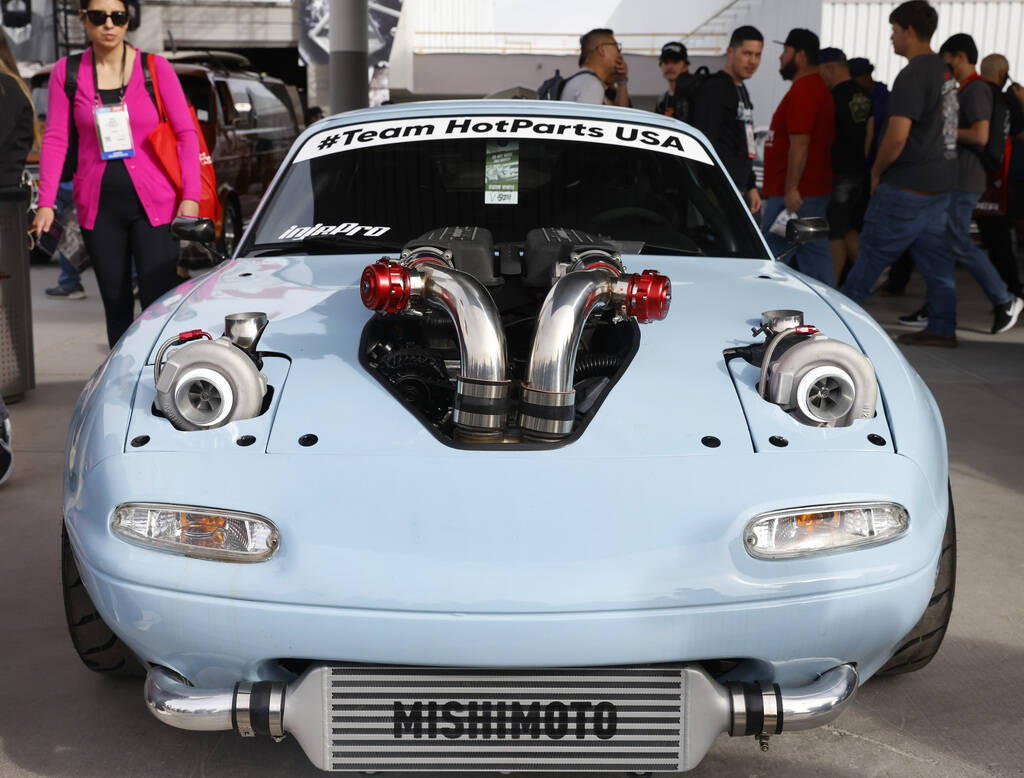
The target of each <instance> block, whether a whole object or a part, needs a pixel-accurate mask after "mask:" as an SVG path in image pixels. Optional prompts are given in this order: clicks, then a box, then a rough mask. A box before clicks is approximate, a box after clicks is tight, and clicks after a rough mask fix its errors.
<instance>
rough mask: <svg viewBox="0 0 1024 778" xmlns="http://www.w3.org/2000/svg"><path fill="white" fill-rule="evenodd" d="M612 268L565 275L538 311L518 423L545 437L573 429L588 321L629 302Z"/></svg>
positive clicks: (557, 435) (559, 434)
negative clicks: (611, 306)
mask: <svg viewBox="0 0 1024 778" xmlns="http://www.w3.org/2000/svg"><path fill="white" fill-rule="evenodd" d="M613 271H614V268H612V267H611V266H609V265H603V266H602V267H600V268H596V269H593V270H577V271H575V272H571V273H566V274H565V275H564V276H562V277H561V278H560V279H558V281H556V282H555V284H554V286H552V287H551V290H550V291H549V292H548V295H547V297H546V298H545V299H544V304H543V305H542V306H541V308H540V312H539V313H538V314H537V327H536V330H535V331H534V335H533V345H532V346H531V348H530V358H529V361H528V362H527V369H526V380H524V381H523V386H522V396H521V399H522V402H521V410H520V413H519V426H520V427H522V429H523V431H524V433H526V434H529V435H533V436H537V437H541V438H560V437H564V436H565V435H568V434H569V433H570V432H572V424H573V414H574V406H575V390H574V389H573V388H572V384H573V372H574V370H575V368H576V354H577V352H578V350H579V345H580V338H581V337H582V336H583V327H584V325H585V324H586V323H587V319H589V318H590V315H591V314H592V313H594V312H595V311H598V310H600V309H602V308H604V307H606V306H607V305H609V304H615V303H617V302H619V303H621V302H624V300H625V292H626V289H625V286H626V282H625V281H622V280H621V279H620V277H619V274H618V273H617V272H613Z"/></svg>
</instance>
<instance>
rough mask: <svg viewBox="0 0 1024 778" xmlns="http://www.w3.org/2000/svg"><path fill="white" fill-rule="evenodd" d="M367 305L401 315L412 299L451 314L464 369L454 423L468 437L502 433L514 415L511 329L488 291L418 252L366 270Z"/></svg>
mask: <svg viewBox="0 0 1024 778" xmlns="http://www.w3.org/2000/svg"><path fill="white" fill-rule="evenodd" d="M360 295H361V296H362V299H363V304H364V305H366V307H367V308H371V309H373V310H375V311H377V312H378V313H385V314H390V313H397V312H399V311H401V310H403V309H404V308H405V307H406V306H407V305H408V304H409V302H410V301H411V300H418V301H420V302H422V303H423V304H425V305H428V306H430V307H432V308H437V309H439V310H442V311H445V312H446V313H447V314H448V315H449V316H450V317H451V319H452V322H453V323H454V324H455V331H456V333H457V335H458V340H459V353H460V355H461V361H462V364H461V368H460V373H459V376H458V382H457V385H456V393H455V409H454V414H453V420H454V422H455V426H456V428H457V429H458V431H459V432H460V433H461V434H462V435H463V436H465V437H483V438H489V437H494V436H499V435H501V431H502V428H503V426H504V423H505V417H506V415H507V413H508V396H509V387H510V385H511V382H510V381H509V380H508V376H507V366H506V346H505V329H504V327H503V326H502V323H501V317H500V316H499V315H498V309H497V307H496V306H495V305H494V300H492V299H491V295H490V293H489V292H488V291H487V289H486V287H484V285H483V284H481V283H480V282H479V281H478V280H477V279H476V278H474V277H473V276H472V275H470V274H469V273H463V272H462V271H460V270H456V269H454V268H453V267H451V266H450V265H449V264H447V263H446V261H445V260H444V259H443V258H442V257H439V256H436V255H434V254H433V253H426V254H424V253H422V252H421V251H419V250H417V251H416V252H413V253H412V254H410V256H409V258H408V259H405V260H403V261H402V263H397V262H392V261H390V260H388V259H381V260H380V261H378V262H377V263H375V264H373V265H370V266H369V267H367V268H366V269H365V270H364V271H363V276H362V279H361V282H360Z"/></svg>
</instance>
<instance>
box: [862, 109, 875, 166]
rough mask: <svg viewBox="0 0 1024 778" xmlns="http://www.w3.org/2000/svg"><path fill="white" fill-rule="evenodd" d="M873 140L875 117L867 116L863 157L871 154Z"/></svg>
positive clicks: (865, 157)
mask: <svg viewBox="0 0 1024 778" xmlns="http://www.w3.org/2000/svg"><path fill="white" fill-rule="evenodd" d="M874 142H875V117H874V116H869V117H868V124H867V129H865V131H864V159H867V158H868V157H869V156H870V155H871V144H872V143H874Z"/></svg>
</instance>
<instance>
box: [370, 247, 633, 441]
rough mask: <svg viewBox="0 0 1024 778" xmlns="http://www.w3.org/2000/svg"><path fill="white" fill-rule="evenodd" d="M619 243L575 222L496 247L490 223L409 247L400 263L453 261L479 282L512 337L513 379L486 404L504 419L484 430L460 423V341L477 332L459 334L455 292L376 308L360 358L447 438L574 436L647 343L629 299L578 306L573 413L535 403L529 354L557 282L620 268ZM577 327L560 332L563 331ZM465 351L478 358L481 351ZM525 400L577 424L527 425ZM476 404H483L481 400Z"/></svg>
mask: <svg viewBox="0 0 1024 778" xmlns="http://www.w3.org/2000/svg"><path fill="white" fill-rule="evenodd" d="M621 248H623V247H621V246H617V245H615V244H613V243H611V242H608V241H606V240H604V239H602V238H601V237H599V236H596V235H592V234H590V233H586V232H582V231H579V230H574V229H570V228H538V229H534V230H531V231H530V232H529V233H528V234H527V235H526V236H525V239H524V240H523V241H522V242H521V243H501V244H498V245H495V243H494V241H493V239H492V236H491V233H490V231H488V230H487V229H485V228H482V227H445V228H441V229H437V230H433V231H431V232H428V233H426V234H424V235H422V236H421V237H419V238H417V239H416V240H413V241H410V242H409V243H407V244H406V245H405V246H404V247H403V249H402V252H401V257H402V259H401V262H402V263H403V264H405V265H408V266H410V267H413V268H415V267H417V266H423V264H424V263H427V262H431V263H436V265H437V266H441V265H446V266H447V267H449V268H450V269H451V270H454V271H456V272H457V273H461V274H465V275H468V276H470V277H472V278H473V279H475V280H476V281H477V282H479V284H480V285H481V286H482V287H483V288H484V289H485V293H486V295H487V297H488V298H489V299H490V300H491V301H493V306H494V314H495V316H496V317H497V326H499V327H500V330H501V332H502V333H503V336H504V340H505V352H506V360H505V369H504V377H505V378H507V379H508V381H509V382H510V384H511V386H510V387H509V391H508V392H507V394H506V395H505V397H506V398H507V399H506V400H505V401H504V402H499V403H497V404H495V405H494V406H493V407H491V408H488V409H486V410H487V411H488V412H490V411H495V413H494V414H493V415H495V416H498V415H500V416H501V422H500V424H492V425H490V426H489V427H487V428H486V429H481V428H479V427H473V425H466V424H461V425H460V424H458V423H457V417H458V413H457V405H459V396H458V393H459V385H460V376H461V377H462V378H463V379H465V371H464V367H463V354H464V351H465V348H466V343H460V341H461V340H471V339H472V337H473V334H474V333H470V334H464V335H463V336H462V337H460V331H459V327H458V325H457V321H456V320H457V319H458V318H459V314H456V315H455V316H454V317H453V315H452V314H451V313H450V310H449V308H451V307H452V302H451V301H450V300H448V301H447V302H445V301H441V302H435V303H434V304H429V302H428V304H420V305H411V306H408V307H406V308H404V309H403V310H401V312H396V313H397V314H398V315H394V314H392V313H390V312H388V311H387V310H378V312H377V314H376V315H375V316H373V317H372V318H371V319H370V320H369V321H368V322H367V325H366V328H365V329H364V331H363V337H362V342H361V345H360V360H361V361H362V363H363V365H364V367H365V368H366V369H367V370H368V371H369V372H370V373H371V375H373V376H374V377H375V378H377V380H378V381H380V382H381V383H382V384H383V385H384V386H385V387H386V388H387V389H388V390H389V391H390V392H391V393H392V394H393V395H394V396H395V397H397V398H398V399H399V400H400V401H401V402H402V403H403V404H404V405H406V407H407V408H408V409H409V410H410V411H411V412H413V413H414V414H415V415H416V416H417V417H418V418H419V419H420V420H421V421H422V422H423V423H424V424H425V425H426V426H427V427H428V428H429V429H430V430H431V432H432V433H433V434H434V435H435V436H436V437H438V438H439V439H440V440H442V441H443V442H445V443H446V444H449V445H455V444H458V445H470V446H479V445H485V446H489V445H495V444H497V445H501V446H507V445H510V444H512V445H515V444H522V445H539V446H543V447H546V446H550V445H551V444H552V443H558V442H569V441H571V440H572V439H575V438H576V437H577V436H578V435H579V434H581V433H582V432H583V430H584V429H585V428H586V425H587V423H588V422H589V420H590V419H591V418H592V417H593V414H594V412H595V411H596V410H597V408H598V407H599V406H600V404H601V401H602V400H603V399H604V397H605V396H606V395H607V393H608V390H609V389H610V388H611V387H612V386H613V385H614V383H615V382H616V381H617V380H618V377H619V376H620V375H621V374H622V372H623V371H624V370H625V369H626V367H627V366H628V364H629V362H630V360H631V359H632V357H633V355H634V354H635V353H636V351H637V349H638V348H639V345H640V331H639V327H638V326H637V324H636V321H634V320H633V318H631V317H630V316H628V315H626V311H625V310H624V309H623V306H622V305H617V304H614V303H612V302H611V301H609V304H605V305H598V306H596V307H594V309H593V310H592V311H587V312H585V313H578V315H577V318H578V317H580V316H582V317H583V318H584V321H582V322H579V323H578V324H579V326H578V328H577V329H578V333H576V332H575V331H574V333H573V335H577V336H578V339H577V340H576V342H575V343H573V344H568V346H569V347H570V348H571V349H572V351H573V354H572V355H571V357H569V358H568V359H567V360H566V361H571V362H572V366H571V370H572V375H571V378H570V379H568V380H567V384H566V387H565V388H566V389H567V390H568V391H569V392H571V393H572V395H573V397H572V402H571V417H569V418H565V417H566V416H568V414H569V411H567V410H566V408H565V407H561V408H559V409H557V410H551V409H550V408H547V407H544V408H540V409H539V410H538V408H537V407H536V406H537V405H538V404H537V403H531V402H530V401H529V398H527V397H525V395H524V385H525V383H526V381H527V379H528V377H529V375H530V360H531V353H532V352H534V351H536V350H537V346H536V341H537V337H538V333H537V329H538V319H539V317H540V316H541V314H542V309H543V308H544V305H545V301H546V300H547V299H548V298H549V296H550V293H551V292H552V290H553V288H554V286H555V285H556V284H557V282H558V281H559V279H562V278H564V277H565V276H566V275H567V274H569V273H573V272H581V271H588V270H589V271H591V272H593V273H597V274H604V275H607V276H608V277H609V278H617V277H619V276H621V275H622V274H623V273H624V268H623V267H622V264H621V259H620V254H621V251H620V249H621ZM441 296H443V294H442V295H441ZM364 302H366V298H365V296H364ZM421 302H422V301H421ZM474 304H475V303H474ZM454 307H455V308H456V309H458V308H460V304H459V303H455V304H454ZM634 318H635V317H634ZM466 326H467V327H473V326H474V325H472V324H470V323H467V325H466ZM573 335H570V334H569V333H562V334H561V335H560V337H567V336H569V337H572V336H573ZM542 337H544V336H542ZM481 348H487V346H482V347H481ZM468 359H469V360H470V361H472V360H474V359H475V357H472V356H471V357H468ZM534 359H535V360H536V359H538V358H537V357H534ZM490 378H491V380H492V382H499V381H500V379H499V378H498V376H497V374H495V375H492V376H490ZM477 394H479V393H477ZM544 396H545V397H546V395H544ZM469 399H470V398H463V402H462V403H461V405H462V406H465V405H467V404H470V403H469V402H468V401H469ZM477 399H479V398H477ZM543 402H544V401H543V400H542V401H541V405H543ZM528 406H529V407H534V413H536V414H539V415H540V416H543V417H547V416H552V415H557V416H560V418H562V420H563V421H564V422H565V425H564V426H565V427H568V428H570V432H569V433H568V434H563V433H558V434H545V433H544V432H543V431H538V430H534V431H533V432H531V431H529V430H526V431H524V430H523V428H522V425H521V423H520V422H521V418H522V414H523V410H524V408H525V407H528ZM473 410H480V409H479V408H477V407H476V406H474V407H473Z"/></svg>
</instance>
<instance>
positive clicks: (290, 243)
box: [246, 235, 404, 257]
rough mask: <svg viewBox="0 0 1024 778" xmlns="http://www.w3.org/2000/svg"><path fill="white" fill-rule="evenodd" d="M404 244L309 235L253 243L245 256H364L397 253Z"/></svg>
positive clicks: (337, 236) (338, 236) (345, 236)
mask: <svg viewBox="0 0 1024 778" xmlns="http://www.w3.org/2000/svg"><path fill="white" fill-rule="evenodd" d="M403 245H404V244H402V243H398V242H396V241H388V240H374V239H372V238H371V239H366V238H354V237H351V236H349V235H310V236H309V237H308V238H300V239H299V240H285V241H274V242H273V243H255V244H253V245H252V246H251V247H250V248H249V251H248V252H247V253H246V256H256V257H273V256H279V255H281V254H294V253H296V252H305V253H307V254H308V253H310V252H312V251H316V250H318V249H319V250H321V251H323V250H326V253H350V254H364V253H370V252H374V251H398V250H400V249H401V248H402V246H403ZM348 248H357V249H360V251H356V252H341V251H339V249H348Z"/></svg>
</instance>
